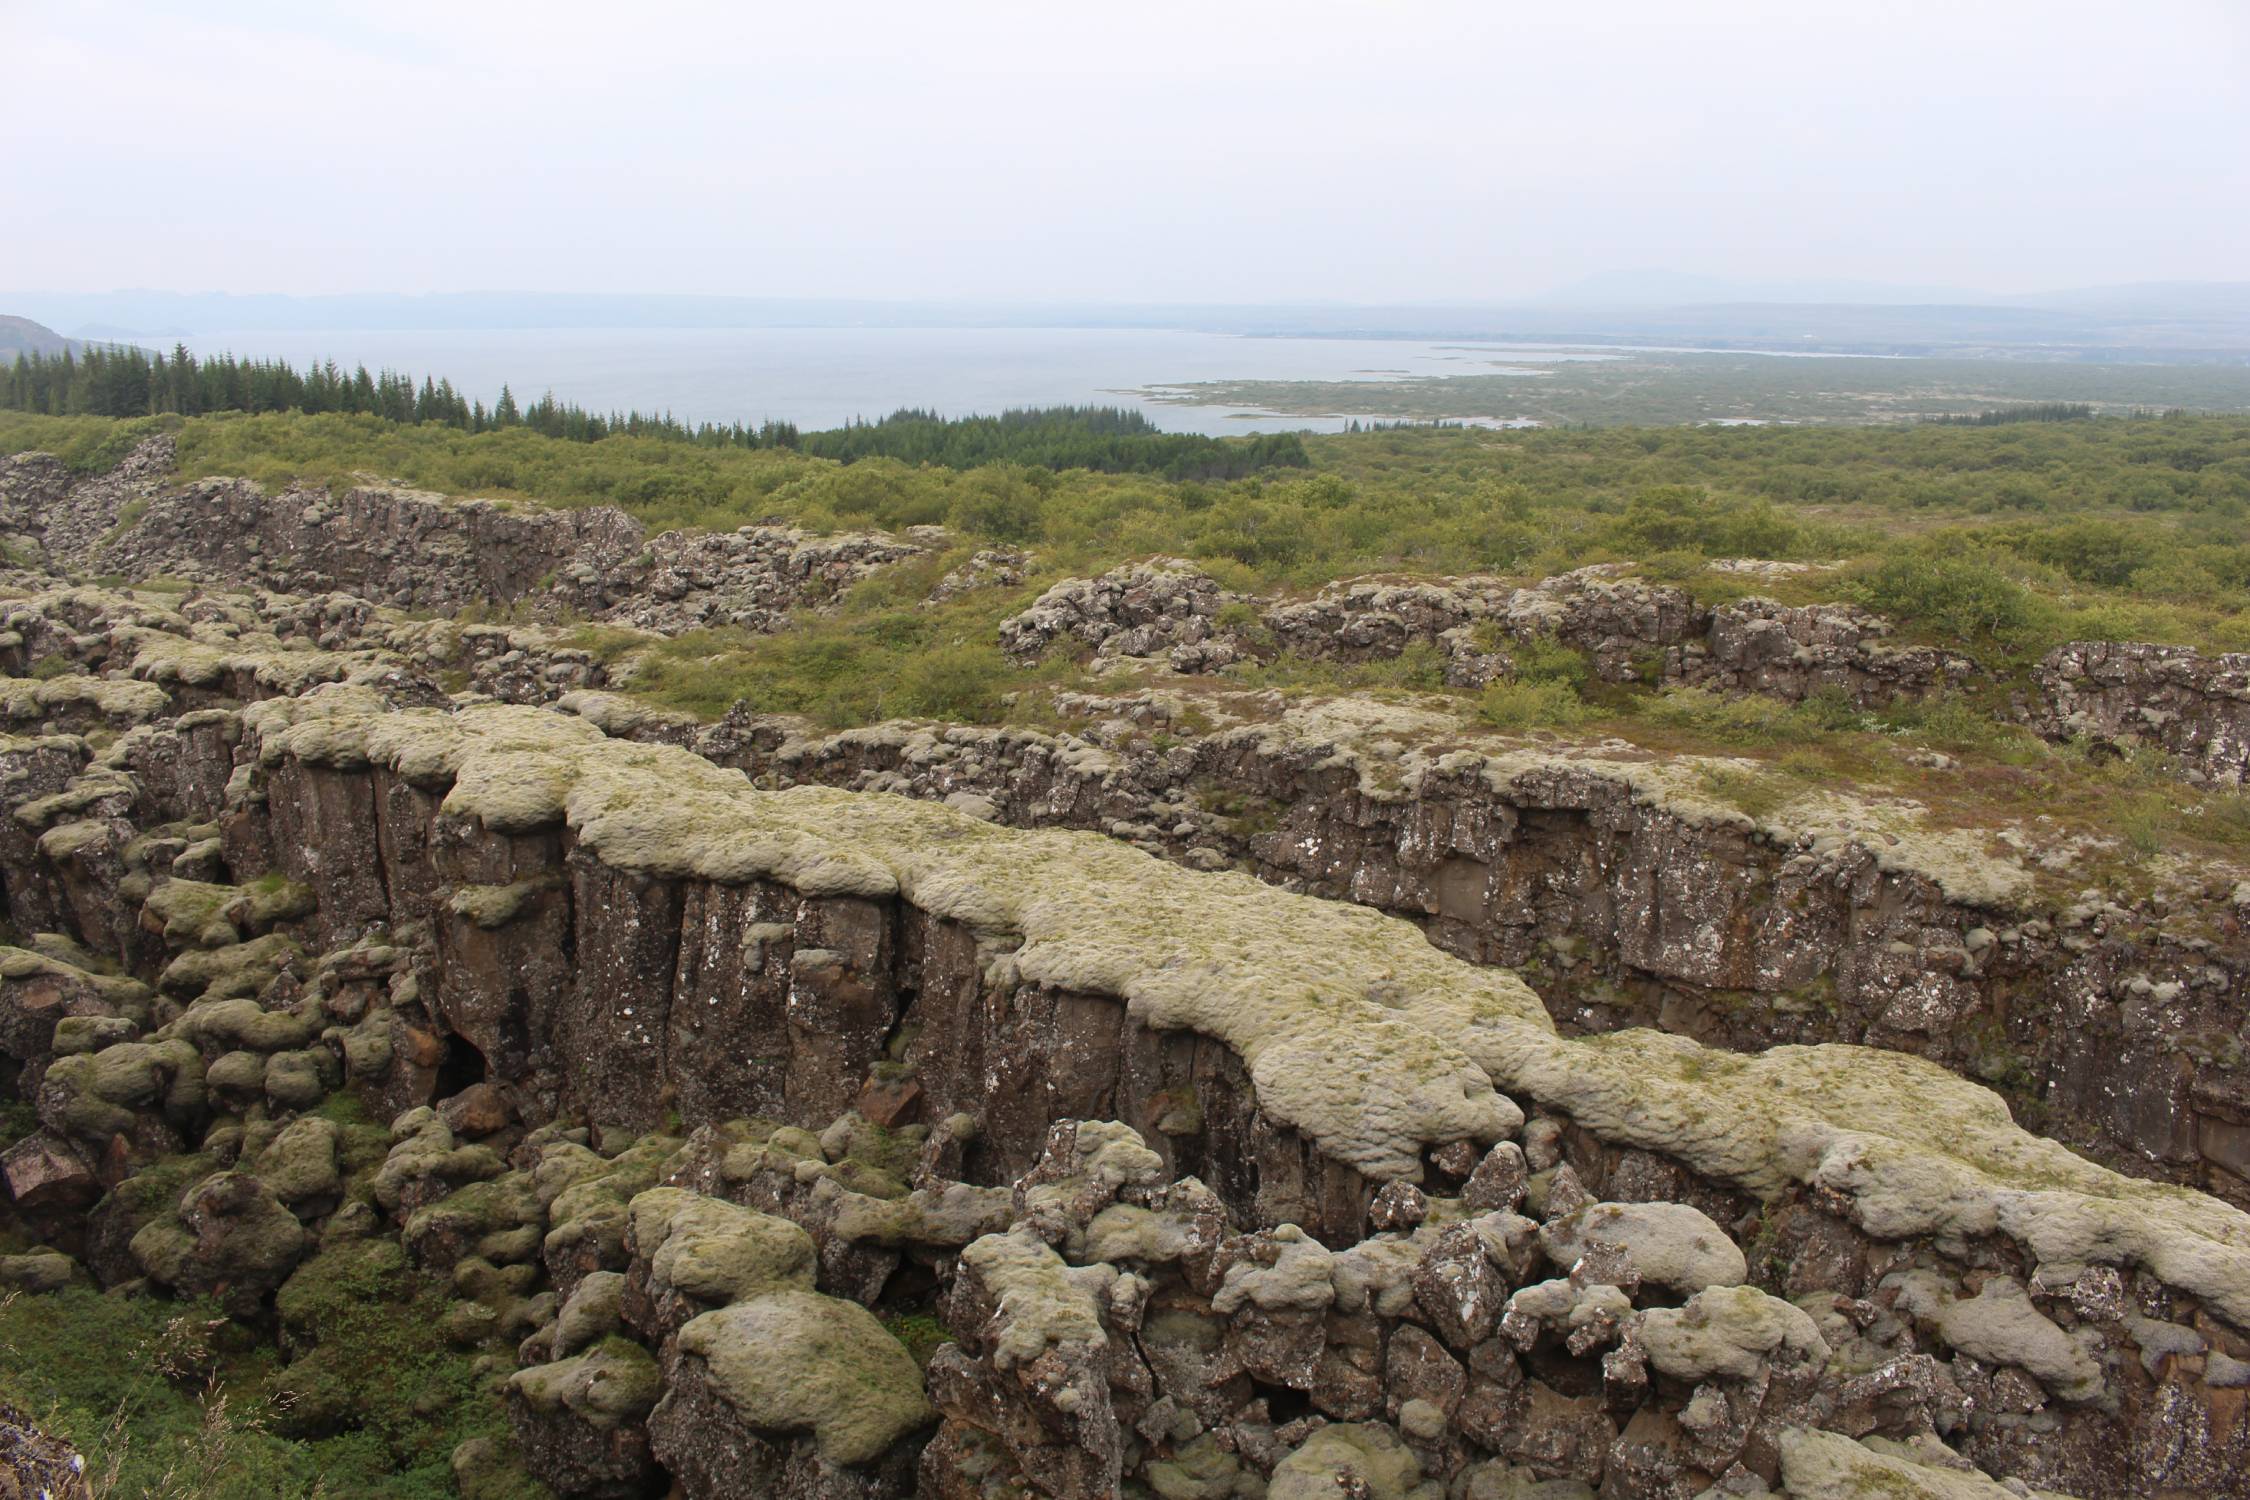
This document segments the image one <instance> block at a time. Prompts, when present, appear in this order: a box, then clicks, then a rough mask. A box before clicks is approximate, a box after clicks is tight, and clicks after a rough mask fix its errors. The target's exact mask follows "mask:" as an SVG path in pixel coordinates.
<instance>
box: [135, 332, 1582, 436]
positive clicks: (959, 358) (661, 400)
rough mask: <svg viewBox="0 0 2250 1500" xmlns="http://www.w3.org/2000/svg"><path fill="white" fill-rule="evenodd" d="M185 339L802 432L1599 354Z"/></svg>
mask: <svg viewBox="0 0 2250 1500" xmlns="http://www.w3.org/2000/svg"><path fill="white" fill-rule="evenodd" d="M150 342H154V341H153V340H151V341H150ZM187 342H188V344H189V347H190V348H192V349H194V350H195V351H196V352H197V353H198V354H216V353H219V352H222V351H229V350H231V351H232V352H234V353H236V354H240V355H251V356H256V357H260V358H277V357H278V358H283V359H287V360H290V361H291V362H293V363H295V364H298V365H300V366H302V365H304V364H306V363H308V362H311V361H314V360H320V359H329V358H333V359H335V360H336V361H337V362H338V363H339V364H342V365H345V366H347V367H349V366H350V365H353V364H362V363H364V364H365V365H367V367H368V368H369V369H379V368H386V367H387V368H390V369H394V370H404V371H407V372H410V373H412V374H414V375H415V376H417V377H419V376H421V375H422V374H424V373H428V374H432V375H438V376H443V377H445V378H447V379H450V380H451V381H452V382H453V383H454V385H455V386H456V387H458V388H460V389H461V390H462V391H463V392H464V393H466V394H467V395H469V396H471V397H475V398H480V399H482V400H483V401H484V402H485V404H486V405H488V406H489V405H491V404H492V401H493V399H494V398H495V397H497V396H498V395H499V393H500V387H501V386H502V384H506V385H508V386H510V387H512V388H513V389H514V391H515V393H516V396H517V399H518V400H520V401H525V402H529V401H531V400H533V399H535V398H537V397H538V396H539V394H540V393H541V392H543V391H549V390H551V391H553V392H554V393H555V395H556V397H557V398H558V399H560V400H564V401H574V402H577V403H578V404H579V405H581V406H585V407H589V408H591V409H593V410H595V411H610V410H625V409H629V408H635V407H637V408H639V409H640V410H642V411H670V412H671V413H672V415H674V416H675V417H678V418H680V419H681V420H683V421H688V422H707V421H708V422H719V421H726V422H733V421H747V422H752V423H756V422H762V421H765V420H767V419H768V418H771V419H773V420H776V421H784V422H794V423H796V424H797V425H798V426H799V427H803V428H807V429H810V428H819V427H836V426H840V425H842V424H843V423H845V422H848V421H850V420H851V419H852V418H854V417H870V418H872V417H879V416H883V415H886V414H888V413H890V412H892V411H895V410H897V409H898V408H900V407H902V406H918V407H924V408H928V409H931V410H935V411H938V412H940V413H942V414H944V415H946V416H967V415H969V414H971V413H978V412H981V413H987V414H990V413H995V412H999V411H1002V410H1004V409H1006V408H1008V407H1012V406H1055V405H1065V404H1067V405H1103V406H1125V407H1131V408H1135V409H1137V410H1140V411H1144V412H1146V413H1147V414H1148V416H1149V418H1150V420H1152V421H1154V422H1156V423H1157V424H1158V425H1159V426H1161V427H1164V428H1166V429H1167V430H1169V431H1173V432H1208V433H1235V432H1282V431H1315V432H1332V431H1335V430H1337V429H1339V428H1341V427H1342V426H1343V425H1344V423H1345V421H1346V420H1347V418H1343V417H1337V418H1319V417H1276V416H1271V415H1267V416H1250V415H1245V414H1244V413H1242V412H1240V411H1239V410H1238V409H1235V408H1227V407H1209V406H1172V405H1166V404H1160V403H1154V402H1149V401H1145V400H1142V399H1140V398H1139V397H1136V396H1132V395H1129V394H1126V393H1127V392H1129V391H1131V390H1133V389H1134V388H1136V387H1144V386H1151V385H1160V384H1178V383H1183V382H1187V381H1200V380H1396V379H1399V378H1401V377H1404V376H1409V375H1469V374H1487V375H1489V374H1499V373H1508V372H1515V373H1523V374H1530V373H1532V371H1531V370H1530V369H1529V368H1527V364H1528V362H1530V361H1539V362H1545V361H1551V360H1555V359H1587V358H1601V357H1603V356H1601V355H1599V354H1595V353H1591V352H1588V351H1563V350H1552V351H1538V350H1532V349H1528V348H1511V349H1509V350H1507V351H1504V352H1503V351H1499V350H1489V349H1477V348H1465V347H1463V346H1462V345H1461V343H1460V342H1459V341H1458V340H1455V341H1453V342H1451V343H1440V342H1423V341H1409V340H1391V339H1300V338H1245V337H1238V336H1235V335H1230V334H1215V333H1197V332H1191V331H1187V330H1172V329H1141V328H713V329H669V328H622V329H583V328H573V329H507V330H497V331H491V330H478V331H461V330H442V331H430V332H412V331H402V330H399V329H382V330H366V331H358V332H354V331H338V330H334V329H322V330H319V331H313V332H303V333H291V332H273V331H258V332H245V333H211V334H204V335H201V336H199V337H196V338H193V339H190V340H188V341H187Z"/></svg>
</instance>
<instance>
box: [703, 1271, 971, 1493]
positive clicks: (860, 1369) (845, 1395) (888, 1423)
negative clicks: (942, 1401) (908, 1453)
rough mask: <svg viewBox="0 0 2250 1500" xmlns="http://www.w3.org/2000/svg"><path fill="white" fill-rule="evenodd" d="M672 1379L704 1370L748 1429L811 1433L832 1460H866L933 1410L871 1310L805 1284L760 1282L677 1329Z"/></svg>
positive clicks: (902, 1352) (910, 1364)
mask: <svg viewBox="0 0 2250 1500" xmlns="http://www.w3.org/2000/svg"><path fill="white" fill-rule="evenodd" d="M679 1355H680V1359H681V1361H682V1364H683V1365H687V1364H688V1363H689V1362H691V1361H692V1362H695V1363H696V1364H698V1365H699V1366H700V1369H687V1370H683V1371H681V1372H680V1373H678V1374H676V1375H675V1376H674V1379H675V1380H676V1381H679V1380H692V1379H698V1378H700V1379H703V1380H707V1381H708V1382H709V1383H710V1385H711V1387H712V1388H713V1389H714V1390H715V1391H716V1392H717V1394H718V1395H719V1396H720V1397H721V1399H723V1400H724V1401H725V1402H726V1403H727V1405H728V1406H730V1407H732V1408H733V1409H734V1410H735V1411H736V1412H737V1413H739V1414H740V1416H741V1418H742V1420H743V1422H744V1423H745V1424H746V1425H748V1426H749V1427H751V1428H752V1429H754V1430H756V1431H759V1432H765V1433H807V1434H810V1435H811V1437H812V1439H813V1442H814V1444H815V1446H816V1447H817V1448H818V1449H819V1451H820V1453H821V1454H822V1455H823V1456H824V1457H826V1458H827V1459H829V1460H830V1461H831V1462H834V1463H840V1464H866V1463H872V1462H874V1461H875V1460H877V1459H879V1458H881V1457H882V1456H883V1455H884V1454H885V1453H886V1452H888V1451H889V1449H890V1448H891V1446H892V1445H893V1444H894V1443H896V1442H898V1441H899V1440H900V1439H902V1438H905V1437H907V1436H908V1435H910V1434H912V1433H914V1432H917V1431H919V1430H921V1429H922V1428H923V1427H925V1426H927V1425H928V1424H929V1423H930V1422H931V1421H932V1420H933V1419H934V1417H935V1416H936V1413H935V1412H934V1411H933V1410H932V1409H931V1407H930V1403H929V1401H928V1399H927V1398H926V1397H925V1396H924V1395H923V1393H922V1374H921V1371H920V1370H918V1369H916V1368H915V1365H914V1359H913V1356H911V1355H910V1354H908V1353H907V1352H906V1349H905V1347H904V1346H903V1345H901V1344H900V1343H899V1341H898V1340H896V1339H894V1338H892V1337H891V1336H890V1334H889V1333H887V1332H886V1331H885V1330H884V1328H883V1325H882V1324H881V1323H879V1322H877V1321H876V1320H875V1316H874V1314H872V1313H870V1312H868V1311H867V1309H866V1308H864V1307H861V1306H859V1305H858V1304H857V1303H853V1302H843V1301H839V1300H837V1299H836V1298H833V1297H823V1296H821V1295H820V1294H819V1293H817V1292H810V1291H780V1292H768V1293H765V1294H763V1295H761V1296H758V1297H755V1298H753V1299H751V1300H750V1301H748V1302H738V1303H736V1304H735V1305H733V1306H732V1307H724V1308H720V1309H719V1310H718V1311H716V1312H708V1313H705V1314H703V1315H702V1316H701V1317H699V1318H696V1319H695V1320H694V1321H692V1322H690V1323H688V1324H687V1325H686V1326H685V1327H683V1328H682V1329H681V1330H680V1333H679Z"/></svg>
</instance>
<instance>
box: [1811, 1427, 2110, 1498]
mask: <svg viewBox="0 0 2250 1500" xmlns="http://www.w3.org/2000/svg"><path fill="white" fill-rule="evenodd" d="M1779 1447H1780V1450H1781V1480H1782V1486H1783V1488H1784V1491H1785V1492H1786V1493H1788V1494H1789V1495H1792V1496H1795V1497H1796V1500H2021V1494H2026V1493H2027V1494H2029V1495H2031V1496H2033V1497H2035V1500H2068V1497H2067V1496H2060V1495H2054V1494H2052V1493H2051V1492H2049V1491H2046V1490H2030V1491H2026V1492H2018V1491H2014V1490H2010V1489H2007V1488H2005V1487H2003V1486H2002V1485H2001V1484H2000V1483H1999V1482H1998V1481H1996V1480H1992V1479H1987V1478H1986V1477H1985V1476H1984V1475H1982V1474H1976V1473H1969V1472H1965V1471H1963V1470H1959V1469H1945V1468H1939V1467H1937V1466H1936V1465H1934V1464H1922V1463H1915V1462H1913V1461H1912V1460H1910V1459H1908V1458H1906V1457H1904V1456H1902V1455H1898V1454H1889V1453H1877V1452H1875V1451H1874V1449H1872V1448H1871V1447H1867V1446H1865V1445H1862V1444H1859V1443H1855V1442H1853V1441H1852V1440H1851V1439H1850V1438H1848V1437H1845V1436H1844V1435H1843V1434H1842V1433H1838V1432H1821V1431H1817V1430H1815V1429H1813V1428H1809V1427H1787V1428H1783V1429H1782V1433H1781V1439H1780V1443H1779Z"/></svg>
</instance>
